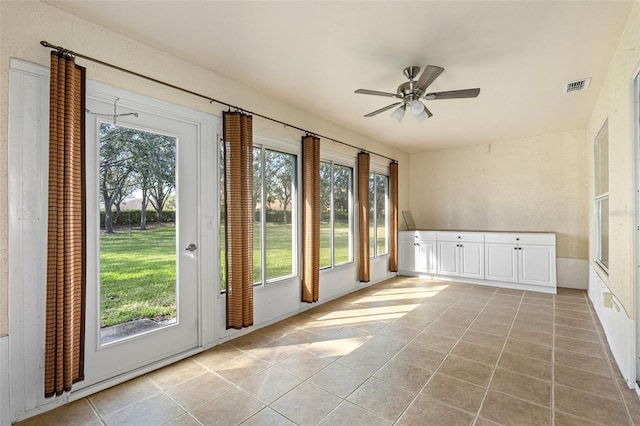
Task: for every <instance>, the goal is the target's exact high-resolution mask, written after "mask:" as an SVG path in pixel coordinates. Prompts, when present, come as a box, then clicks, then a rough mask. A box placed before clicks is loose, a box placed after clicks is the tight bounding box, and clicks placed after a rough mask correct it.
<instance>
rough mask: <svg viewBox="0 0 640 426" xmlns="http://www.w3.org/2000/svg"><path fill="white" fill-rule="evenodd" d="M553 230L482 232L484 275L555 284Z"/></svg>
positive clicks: (496, 278)
mask: <svg viewBox="0 0 640 426" xmlns="http://www.w3.org/2000/svg"><path fill="white" fill-rule="evenodd" d="M555 243H556V241H555V234H507V233H504V234H498V233H495V234H489V233H487V234H486V235H485V262H486V279H488V280H495V281H504V282H513V283H520V284H531V285H541V286H549V287H555V286H556V246H555Z"/></svg>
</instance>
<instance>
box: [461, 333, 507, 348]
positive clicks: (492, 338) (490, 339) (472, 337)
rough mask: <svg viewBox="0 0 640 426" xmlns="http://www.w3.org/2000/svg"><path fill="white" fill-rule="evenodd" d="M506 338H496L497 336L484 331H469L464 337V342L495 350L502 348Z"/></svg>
mask: <svg viewBox="0 0 640 426" xmlns="http://www.w3.org/2000/svg"><path fill="white" fill-rule="evenodd" d="M505 339H506V338H505V337H504V336H496V335H495V334H489V333H483V332H482V331H475V330H468V331H467V332H466V333H464V335H463V336H462V340H463V341H464V342H469V343H475V344H476V345H482V346H489V347H493V348H502V345H504V341H505Z"/></svg>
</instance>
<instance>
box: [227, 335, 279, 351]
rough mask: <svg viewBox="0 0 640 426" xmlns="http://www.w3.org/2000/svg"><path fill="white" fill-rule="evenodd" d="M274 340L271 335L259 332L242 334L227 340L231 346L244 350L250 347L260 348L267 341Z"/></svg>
mask: <svg viewBox="0 0 640 426" xmlns="http://www.w3.org/2000/svg"><path fill="white" fill-rule="evenodd" d="M273 340H275V339H274V338H273V337H272V336H269V335H265V334H260V333H258V332H255V331H253V332H251V333H247V334H245V335H244V336H241V337H238V338H235V339H233V340H230V341H229V344H230V345H231V346H234V347H236V348H238V349H241V350H245V349H251V348H261V347H263V346H265V345H267V344H268V343H269V342H271V341H273Z"/></svg>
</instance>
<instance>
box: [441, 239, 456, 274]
mask: <svg viewBox="0 0 640 426" xmlns="http://www.w3.org/2000/svg"><path fill="white" fill-rule="evenodd" d="M459 245H460V244H459V243H458V242H455V241H438V274H441V275H453V276H456V277H457V276H459V275H460V263H459V262H458V248H459V247H458V246H459Z"/></svg>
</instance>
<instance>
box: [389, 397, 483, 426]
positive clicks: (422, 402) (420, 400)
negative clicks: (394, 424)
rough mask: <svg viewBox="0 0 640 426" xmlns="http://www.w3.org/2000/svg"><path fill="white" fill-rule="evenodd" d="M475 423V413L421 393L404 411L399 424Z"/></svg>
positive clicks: (411, 425) (459, 425)
mask: <svg viewBox="0 0 640 426" xmlns="http://www.w3.org/2000/svg"><path fill="white" fill-rule="evenodd" d="M471 423H473V415H472V414H470V413H467V412H464V411H461V410H458V409H456V408H453V407H451V406H450V405H446V404H443V403H441V402H439V401H436V400H433V399H430V398H427V397H425V396H422V395H419V396H418V397H417V398H416V400H415V401H413V403H412V404H411V405H410V406H409V408H408V409H407V410H406V411H405V412H404V414H403V415H402V417H400V420H399V421H398V424H401V425H406V426H415V425H443V426H444V425H447V426H449V425H451V426H468V425H470V424H471Z"/></svg>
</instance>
